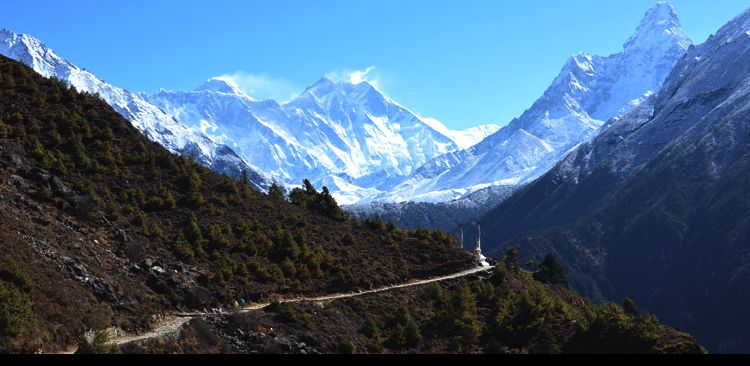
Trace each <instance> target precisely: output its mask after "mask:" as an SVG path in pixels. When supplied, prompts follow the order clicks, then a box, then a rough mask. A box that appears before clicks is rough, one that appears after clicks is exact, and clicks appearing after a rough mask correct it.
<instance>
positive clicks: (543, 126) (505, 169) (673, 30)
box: [372, 2, 691, 202]
mask: <svg viewBox="0 0 750 366" xmlns="http://www.w3.org/2000/svg"><path fill="white" fill-rule="evenodd" d="M690 45H691V41H690V39H689V38H688V37H687V36H686V35H685V33H684V32H683V31H682V28H681V26H680V21H679V19H678V18H677V14H676V12H675V10H674V8H673V7H672V6H671V5H670V4H668V3H665V2H661V3H658V4H656V5H655V6H654V7H653V8H651V9H650V10H649V11H648V12H647V13H646V15H645V17H644V18H643V20H642V21H641V23H640V25H639V26H638V28H637V30H636V32H635V34H634V35H633V36H632V37H630V39H628V40H627V41H626V42H625V44H624V46H623V51H622V52H620V53H617V54H614V55H610V56H607V57H600V56H595V55H589V54H587V53H578V54H575V55H573V56H571V58H570V59H569V60H568V62H567V63H566V64H565V65H564V66H563V69H562V71H561V72H560V74H559V76H558V77H557V78H556V79H555V80H554V81H553V82H552V85H551V86H550V87H549V88H548V89H547V90H546V91H545V92H544V95H543V96H542V97H541V98H540V99H538V100H537V101H536V102H535V103H534V105H533V106H532V107H531V108H530V109H528V110H527V111H526V112H524V113H523V115H521V116H520V117H519V118H517V119H514V120H513V121H512V122H511V123H510V124H509V125H508V126H506V127H504V128H502V129H500V131H498V132H497V133H495V134H493V135H491V136H489V137H487V138H486V139H485V140H483V141H482V142H480V143H479V144H477V145H475V146H473V147H471V148H469V149H466V150H461V151H458V152H454V153H449V154H446V155H443V156H440V157H438V158H436V159H434V160H432V161H430V162H428V163H427V164H425V165H424V166H422V167H421V168H419V169H418V170H417V171H416V172H415V173H414V174H413V175H412V176H411V177H409V179H407V180H405V181H404V182H403V183H402V184H400V185H398V186H396V187H394V188H393V189H392V190H390V191H389V192H388V193H385V194H381V195H378V196H376V197H374V198H372V199H373V200H376V201H395V202H400V201H406V200H415V201H428V202H435V201H447V200H451V199H455V198H457V197H461V196H464V195H466V194H467V193H470V192H473V191H476V190H478V189H482V188H485V187H487V186H495V185H519V184H524V183H526V182H530V181H532V180H534V179H536V178H537V177H539V176H540V175H541V174H543V173H544V172H546V171H547V170H549V169H550V168H551V167H552V166H553V165H554V164H555V163H556V162H558V161H559V160H560V159H561V158H562V157H563V156H565V155H566V153H568V152H569V151H570V150H571V149H573V148H575V147H576V146H577V145H579V144H580V143H582V142H585V141H588V140H590V139H591V138H592V137H593V136H594V135H595V134H596V133H597V131H598V129H599V127H601V126H602V125H603V124H604V123H605V122H606V121H607V120H609V119H611V118H618V116H622V115H623V114H625V113H627V112H628V111H630V110H632V109H633V108H634V107H636V106H638V105H639V104H641V102H642V101H643V100H644V98H646V97H647V96H648V95H649V94H650V93H652V92H654V91H656V90H658V89H659V87H660V86H661V84H662V82H663V81H664V79H665V78H666V77H667V75H668V74H669V72H670V71H671V70H672V67H673V66H674V65H675V63H676V62H677V61H678V60H679V59H680V58H681V57H682V56H683V55H684V53H685V51H686V50H687V48H688V47H689V46H690Z"/></svg>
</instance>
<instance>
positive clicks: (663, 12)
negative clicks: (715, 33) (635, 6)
mask: <svg viewBox="0 0 750 366" xmlns="http://www.w3.org/2000/svg"><path fill="white" fill-rule="evenodd" d="M665 43H666V44H665ZM692 43H693V42H692V41H691V40H690V37H688V36H687V35H686V34H685V32H684V31H683V30H682V24H680V19H679V17H678V16H677V11H675V9H674V7H672V5H671V4H669V3H668V2H660V3H657V4H656V5H654V7H652V8H651V9H649V10H648V11H647V12H646V15H645V16H644V17H643V20H641V23H640V24H639V25H638V28H637V29H636V31H635V34H633V35H632V36H631V37H630V38H629V39H628V40H627V42H625V44H624V46H623V47H624V48H625V51H626V52H627V51H628V50H630V49H640V48H646V49H652V48H657V47H661V48H663V47H670V46H673V45H676V46H678V47H680V48H682V49H687V48H688V47H690V45H691V44H692Z"/></svg>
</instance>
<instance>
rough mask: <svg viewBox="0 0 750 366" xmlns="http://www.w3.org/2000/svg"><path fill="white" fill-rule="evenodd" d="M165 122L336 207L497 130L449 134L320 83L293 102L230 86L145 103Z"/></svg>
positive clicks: (354, 90) (213, 82) (348, 87)
mask: <svg viewBox="0 0 750 366" xmlns="http://www.w3.org/2000/svg"><path fill="white" fill-rule="evenodd" d="M148 101H149V102H151V103H153V104H154V105H157V106H159V107H160V108H162V109H163V110H165V111H166V112H167V113H169V114H170V115H173V116H175V117H176V118H178V119H179V120H180V121H183V122H185V123H186V124H187V125H188V126H190V127H191V128H193V129H194V130H199V131H201V132H202V133H205V134H207V135H209V136H211V138H213V139H214V140H216V141H220V142H222V143H225V144H228V145H229V146H231V147H232V148H233V149H235V150H236V151H237V152H238V153H239V154H240V155H241V156H242V157H243V158H245V159H247V160H248V161H251V162H253V164H255V165H257V166H258V167H259V168H260V169H261V170H262V171H263V172H266V173H269V174H271V175H273V176H276V177H279V178H280V179H282V180H283V181H284V182H286V183H288V184H292V185H293V184H299V183H300V182H301V181H302V180H303V179H310V180H311V181H312V182H313V183H314V184H317V185H326V186H328V187H329V189H330V190H331V191H332V192H333V193H334V195H335V196H336V198H337V200H338V201H339V202H341V203H354V202H357V201H359V200H360V199H362V198H364V197H367V196H370V195H373V194H375V193H378V192H382V191H386V190H388V189H390V187H392V186H393V185H394V184H396V183H398V182H400V181H401V180H403V178H404V177H406V176H408V175H409V174H411V173H412V172H413V171H414V170H416V169H417V168H419V166H421V165H422V164H424V163H425V162H427V161H429V160H431V159H433V158H435V157H437V156H440V155H442V154H445V153H448V152H451V151H456V150H458V149H459V148H460V147H461V146H464V147H465V146H467V145H471V144H472V143H476V142H478V141H479V140H481V139H482V138H484V137H485V136H487V135H488V134H491V133H492V132H494V131H496V130H497V128H498V127H497V126H492V125H488V126H479V127H475V128H472V129H470V130H467V131H460V132H459V131H451V130H449V129H448V128H446V127H445V125H443V124H442V123H441V122H440V121H438V120H435V119H424V118H421V117H419V116H417V115H416V114H414V113H413V112H411V111H409V110H408V109H407V108H405V107H403V106H401V105H400V104H398V103H397V102H395V101H393V100H392V99H390V98H388V97H386V96H385V95H384V94H383V93H382V92H381V91H380V90H378V89H377V88H376V87H374V86H373V85H372V84H370V83H368V82H366V81H363V82H360V83H357V84H354V83H350V82H344V81H334V80H331V79H329V78H327V77H323V78H321V79H320V80H319V81H318V82H316V83H315V84H314V85H312V86H311V87H309V88H307V89H306V90H305V91H304V92H302V93H301V94H300V95H298V96H296V97H295V98H293V99H292V100H291V101H289V102H286V103H283V104H280V103H278V102H276V101H273V100H265V101H257V100H255V99H253V98H252V97H251V96H248V95H247V94H246V93H244V92H243V91H242V90H240V89H239V88H238V87H237V85H236V84H235V83H234V82H233V81H232V80H231V79H222V78H214V79H210V80H208V81H207V82H205V83H204V84H203V85H201V86H199V87H198V88H196V89H195V90H193V91H187V92H180V91H168V90H161V91H159V92H157V93H155V94H154V95H151V96H149V97H148Z"/></svg>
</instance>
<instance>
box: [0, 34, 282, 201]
mask: <svg viewBox="0 0 750 366" xmlns="http://www.w3.org/2000/svg"><path fill="white" fill-rule="evenodd" d="M0 54H2V55H4V56H6V57H9V58H12V59H14V60H17V61H20V62H23V63H24V64H26V65H28V66H29V67H31V68H33V69H34V70H35V71H36V72H38V73H39V74H41V75H42V76H44V77H48V78H49V77H56V78H58V79H60V80H63V81H65V82H66V83H68V84H69V85H72V86H74V87H75V88H76V89H78V90H79V91H85V92H89V93H92V94H98V95H99V96H100V97H101V98H102V99H103V100H104V101H106V102H107V103H108V104H109V105H110V106H112V108H114V109H115V111H117V112H118V113H120V114H121V115H122V116H123V117H125V118H127V119H128V120H129V121H130V122H131V123H132V124H133V126H135V127H136V128H137V129H138V130H139V131H140V132H141V133H143V134H144V135H145V136H146V137H148V138H149V139H150V140H152V141H155V142H157V143H159V144H161V145H162V146H164V147H165V148H167V149H168V150H169V151H171V152H173V153H177V154H183V155H190V156H193V157H195V159H196V161H197V162H199V163H201V164H203V165H205V166H207V167H209V168H211V169H213V170H216V171H218V172H220V173H225V174H229V175H233V176H239V175H240V173H241V171H242V170H245V171H247V172H248V176H249V178H250V181H251V182H252V183H254V184H255V185H256V187H257V188H259V189H265V188H267V187H268V186H269V185H270V184H271V182H272V179H271V178H270V177H268V176H267V175H265V174H263V173H260V172H259V171H258V170H257V169H256V168H254V167H252V166H251V165H249V164H248V163H247V162H246V161H245V160H243V159H242V158H240V157H239V156H238V155H237V154H236V153H235V152H234V151H232V149H231V148H229V147H227V146H225V145H221V144H218V143H216V142H214V141H212V140H211V139H209V138H208V137H206V136H205V135H202V134H199V133H196V132H195V131H193V130H191V129H190V128H187V127H186V126H185V125H183V124H182V123H180V122H179V121H178V120H176V119H175V118H174V117H172V116H170V115H167V114H166V113H164V112H163V111H162V110H161V109H159V108H158V107H156V106H154V105H152V104H150V103H148V102H147V101H146V100H144V99H143V98H142V97H141V96H139V95H136V94H134V93H131V92H129V91H127V90H124V89H121V88H118V87H116V86H113V85H110V84H108V83H106V82H104V81H102V80H101V79H99V78H98V77H96V76H95V75H93V74H92V73H91V72H89V71H88V70H86V69H81V68H79V67H77V66H75V65H74V64H72V63H70V62H68V61H66V60H64V59H63V58H61V57H60V56H58V55H57V54H56V53H55V52H53V51H52V50H50V49H49V48H47V47H46V46H45V45H44V44H42V42H40V41H39V40H38V39H36V38H34V37H31V36H29V35H26V34H19V33H14V32H11V31H9V30H7V29H2V30H0Z"/></svg>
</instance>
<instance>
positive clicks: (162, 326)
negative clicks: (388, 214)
mask: <svg viewBox="0 0 750 366" xmlns="http://www.w3.org/2000/svg"><path fill="white" fill-rule="evenodd" d="M492 268H493V267H491V266H490V267H477V268H473V269H469V270H466V271H462V272H458V273H454V274H451V275H446V276H440V277H434V278H430V279H425V280H413V281H410V282H406V283H402V284H398V285H391V286H386V287H381V288H378V289H373V290H366V291H359V292H350V293H340V294H332V295H324V296H317V297H298V298H292V299H279V300H278V302H280V303H297V302H323V301H332V300H339V299H347V298H352V297H359V296H364V295H368V294H374V293H378V292H385V291H391V290H396V289H401V288H407V287H414V286H422V285H427V284H430V283H435V282H442V281H447V280H451V279H455V278H460V277H465V276H470V275H473V274H476V273H481V272H489V271H491V270H492ZM269 305H271V303H260V304H250V305H247V306H245V307H244V308H243V309H242V310H240V311H218V312H211V313H202V312H195V313H176V314H174V315H172V316H169V317H167V318H166V319H164V321H162V322H161V323H159V324H158V325H157V326H156V327H155V328H154V329H153V330H151V331H149V332H146V333H143V334H138V335H133V334H126V335H123V336H118V337H115V338H113V339H112V342H113V343H115V344H117V345H124V344H127V343H132V342H138V341H143V340H147V339H152V338H164V337H176V336H177V335H178V334H179V331H180V329H182V326H183V325H185V324H186V323H187V322H189V321H191V320H193V319H194V318H197V317H200V316H204V315H216V314H233V313H237V312H241V313H248V312H251V311H257V310H261V309H263V308H265V307H267V306H269Z"/></svg>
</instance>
